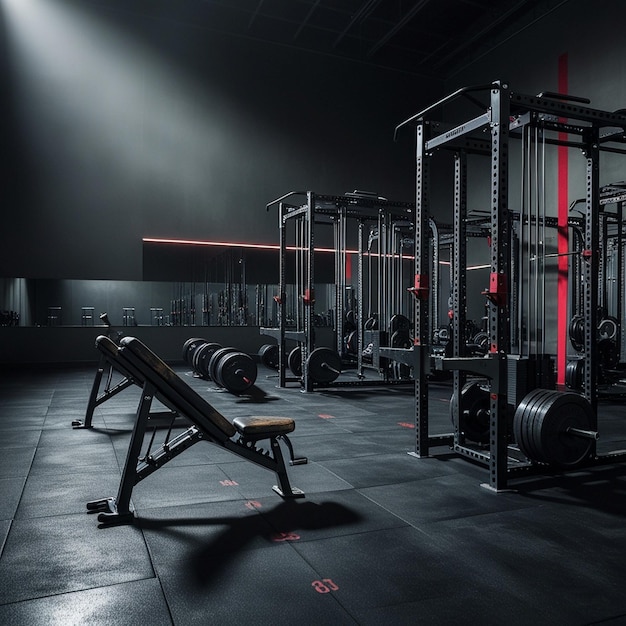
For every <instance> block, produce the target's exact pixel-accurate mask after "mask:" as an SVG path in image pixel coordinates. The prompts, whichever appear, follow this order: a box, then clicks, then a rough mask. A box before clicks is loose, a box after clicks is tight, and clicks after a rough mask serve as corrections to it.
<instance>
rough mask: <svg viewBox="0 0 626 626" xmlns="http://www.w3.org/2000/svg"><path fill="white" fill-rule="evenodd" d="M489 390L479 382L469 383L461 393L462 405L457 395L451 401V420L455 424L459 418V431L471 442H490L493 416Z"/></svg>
mask: <svg viewBox="0 0 626 626" xmlns="http://www.w3.org/2000/svg"><path fill="white" fill-rule="evenodd" d="M490 404H491V403H490V399H489V389H488V388H487V387H486V386H485V385H484V384H482V383H479V382H467V383H465V384H464V385H463V388H462V389H461V393H460V404H459V403H458V402H457V398H456V394H454V393H453V394H452V397H451V399H450V419H451V420H452V423H453V424H454V418H455V416H456V415H458V417H459V430H460V431H461V432H462V433H463V435H464V436H465V437H466V438H467V439H469V440H470V441H475V442H477V443H487V442H488V441H489V420H490V416H491V409H490Z"/></svg>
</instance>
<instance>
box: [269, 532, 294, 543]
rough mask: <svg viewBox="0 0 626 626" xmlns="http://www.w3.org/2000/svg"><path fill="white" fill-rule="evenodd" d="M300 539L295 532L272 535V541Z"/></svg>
mask: <svg viewBox="0 0 626 626" xmlns="http://www.w3.org/2000/svg"><path fill="white" fill-rule="evenodd" d="M298 539H300V535H296V533H291V532H288V533H276V534H275V535H272V541H277V542H278V541H298Z"/></svg>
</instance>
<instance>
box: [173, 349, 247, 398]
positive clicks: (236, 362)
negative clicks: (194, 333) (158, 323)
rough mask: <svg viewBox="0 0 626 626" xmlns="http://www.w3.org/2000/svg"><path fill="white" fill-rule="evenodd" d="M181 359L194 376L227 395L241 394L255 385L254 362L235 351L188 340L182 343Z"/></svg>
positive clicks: (245, 355)
mask: <svg viewBox="0 0 626 626" xmlns="http://www.w3.org/2000/svg"><path fill="white" fill-rule="evenodd" d="M183 358H184V360H185V362H186V363H187V364H189V365H191V367H192V368H193V370H194V372H195V373H196V374H197V375H198V376H200V377H201V378H204V379H207V380H212V381H213V382H215V383H216V384H217V385H219V386H220V387H223V388H224V389H226V390H228V391H230V392H231V393H235V394H239V393H243V392H244V391H246V390H247V389H249V388H250V387H252V386H253V385H254V383H255V382H256V377H257V366H256V362H255V361H254V359H252V357H250V355H248V354H245V353H244V352H240V351H239V350H237V348H230V347H229V348H225V347H223V346H221V345H220V344H219V343H212V342H208V341H206V340H205V339H201V338H198V337H192V338H191V339H188V340H187V341H185V343H184V344H183Z"/></svg>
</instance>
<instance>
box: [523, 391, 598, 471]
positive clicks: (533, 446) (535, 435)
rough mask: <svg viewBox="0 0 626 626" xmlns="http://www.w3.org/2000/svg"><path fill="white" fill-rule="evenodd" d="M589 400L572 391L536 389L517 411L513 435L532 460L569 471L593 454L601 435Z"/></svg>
mask: <svg viewBox="0 0 626 626" xmlns="http://www.w3.org/2000/svg"><path fill="white" fill-rule="evenodd" d="M593 423H594V420H593V411H592V408H591V404H590V403H589V401H588V400H587V399H586V398H585V397H583V396H581V395H579V394H577V393H573V392H569V391H556V390H553V389H534V390H533V391H531V392H530V393H528V394H527V395H526V396H525V397H524V399H523V400H522V402H521V403H520V405H519V406H518V407H517V409H516V410H515V416H514V418H513V432H514V435H515V439H516V441H517V445H518V446H519V449H520V450H521V452H522V453H523V454H524V455H525V456H526V457H527V458H529V459H530V460H531V461H536V462H537V463H546V464H548V465H554V466H556V467H560V468H565V469H570V468H574V467H577V466H578V465H580V464H581V463H583V462H584V461H585V459H587V458H588V457H589V456H590V454H591V453H592V451H593V446H594V441H595V440H597V438H598V433H597V431H595V430H592V426H593Z"/></svg>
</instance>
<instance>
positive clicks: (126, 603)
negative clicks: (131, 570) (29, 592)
mask: <svg viewBox="0 0 626 626" xmlns="http://www.w3.org/2000/svg"><path fill="white" fill-rule="evenodd" d="M0 623H2V624H7V625H9V624H11V625H12V624H15V625H16V626H17V625H18V624H33V625H34V624H59V625H60V624H63V626H85V625H86V624H107V625H108V626H128V625H129V624H150V626H170V625H171V624H172V620H171V618H170V615H169V610H168V608H167V604H166V602H165V598H164V596H163V592H162V590H161V586H160V584H159V581H158V580H157V579H156V578H152V579H149V580H139V581H135V582H129V583H120V584H114V585H111V586H103V587H99V588H97V589H89V590H87V591H76V592H74V593H65V594H61V595H55V596H51V597H47V598H38V599H36V600H26V601H23V602H16V603H13V604H5V605H0Z"/></svg>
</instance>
